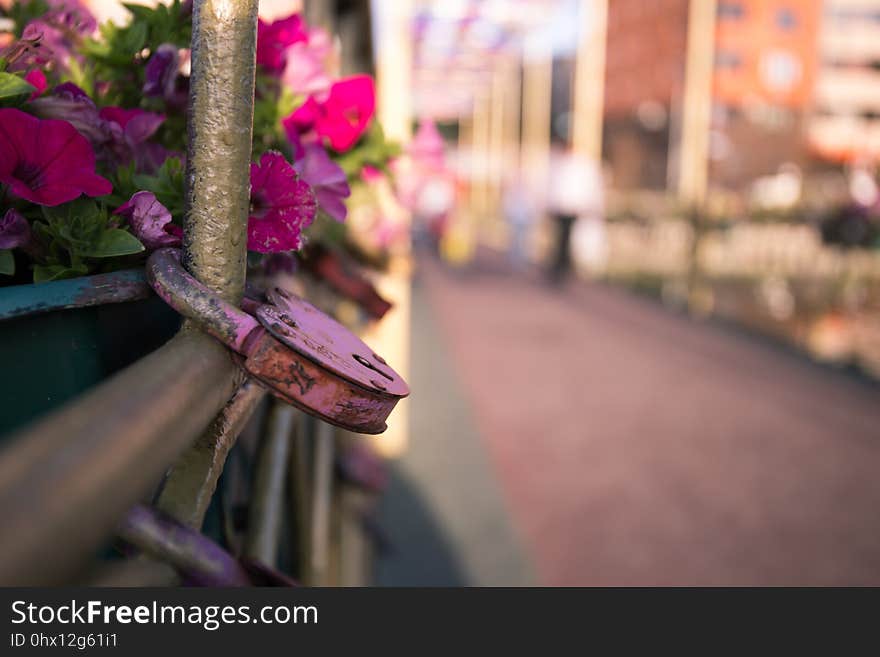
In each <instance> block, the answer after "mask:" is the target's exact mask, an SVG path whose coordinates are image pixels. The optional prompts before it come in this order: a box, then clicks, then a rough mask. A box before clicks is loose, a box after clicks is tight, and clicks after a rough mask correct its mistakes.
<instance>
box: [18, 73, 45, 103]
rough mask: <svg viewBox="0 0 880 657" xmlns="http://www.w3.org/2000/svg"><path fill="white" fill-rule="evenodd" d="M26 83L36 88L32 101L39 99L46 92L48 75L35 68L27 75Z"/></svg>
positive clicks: (25, 77)
mask: <svg viewBox="0 0 880 657" xmlns="http://www.w3.org/2000/svg"><path fill="white" fill-rule="evenodd" d="M24 81H25V82H27V83H28V84H29V85H31V86H32V87H33V88H34V93H32V94H31V97H30V100H34V99H35V98H38V97H39V96H40V95H41V94H42V93H43V92H44V91H46V86H47V83H46V74H45V73H43V71H41V70H40V69H38V68H35V69H34V70H32V71H31V72H30V73H28V74H27V75H25V76H24Z"/></svg>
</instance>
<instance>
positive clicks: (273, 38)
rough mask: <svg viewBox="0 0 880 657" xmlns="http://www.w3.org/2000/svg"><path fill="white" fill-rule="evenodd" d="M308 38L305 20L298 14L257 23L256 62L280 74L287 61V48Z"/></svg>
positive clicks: (267, 69) (269, 70) (271, 71)
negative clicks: (270, 21)
mask: <svg viewBox="0 0 880 657" xmlns="http://www.w3.org/2000/svg"><path fill="white" fill-rule="evenodd" d="M308 38H309V35H308V32H307V31H306V26H305V22H304V21H303V19H302V17H301V16H300V15H299V14H293V15H291V16H288V17H287V18H282V19H281V20H277V21H274V22H272V23H266V22H265V21H263V20H262V19H260V21H259V22H258V23H257V64H259V65H260V66H262V67H263V69H265V70H266V71H267V72H269V73H274V74H276V75H280V74H281V72H282V71H284V66H285V64H286V61H287V53H286V51H287V49H288V48H289V47H290V46H292V45H293V44H295V43H299V42H300V41H307V40H308Z"/></svg>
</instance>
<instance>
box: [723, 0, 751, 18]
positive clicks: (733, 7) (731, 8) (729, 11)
mask: <svg viewBox="0 0 880 657" xmlns="http://www.w3.org/2000/svg"><path fill="white" fill-rule="evenodd" d="M745 14H746V11H745V9H743V6H742V3H740V2H724V1H723V0H722V2H719V3H718V18H719V19H725V18H728V19H734V20H738V19H740V18H742V17H743V16H745Z"/></svg>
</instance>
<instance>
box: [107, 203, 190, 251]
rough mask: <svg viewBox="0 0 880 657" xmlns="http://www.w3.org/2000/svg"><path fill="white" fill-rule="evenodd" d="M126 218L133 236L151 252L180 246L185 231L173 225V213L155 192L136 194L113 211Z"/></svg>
mask: <svg viewBox="0 0 880 657" xmlns="http://www.w3.org/2000/svg"><path fill="white" fill-rule="evenodd" d="M113 214H118V215H121V216H123V217H125V218H126V220H127V221H128V226H129V228H131V232H132V234H133V235H134V236H135V237H137V238H138V239H139V240H140V241H141V243H142V244H143V245H144V246H145V247H146V248H147V249H150V250H155V249H161V248H162V247H165V246H180V241H181V237H183V231H182V230H181V229H180V227H179V226H176V225H174V224H173V223H171V213H170V212H169V211H168V209H167V208H166V207H165V206H164V205H162V204H161V203H159V201H158V199H157V198H156V195H155V194H153V192H136V193H135V194H133V195H132V197H131V198H130V199H129V200H128V202H127V203H125V204H124V205H121V206H119V207H118V208H116V210H114V211H113Z"/></svg>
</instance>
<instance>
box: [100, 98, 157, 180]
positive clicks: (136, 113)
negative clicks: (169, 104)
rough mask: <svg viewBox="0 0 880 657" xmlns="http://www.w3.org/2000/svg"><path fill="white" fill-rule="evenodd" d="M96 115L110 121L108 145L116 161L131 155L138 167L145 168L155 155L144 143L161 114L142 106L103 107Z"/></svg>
mask: <svg viewBox="0 0 880 657" xmlns="http://www.w3.org/2000/svg"><path fill="white" fill-rule="evenodd" d="M99 116H100V117H101V118H102V119H104V120H105V121H107V122H108V123H109V124H110V127H111V129H112V130H113V142H112V144H111V145H110V147H111V150H112V153H113V155H114V157H115V158H116V159H117V160H118V161H120V162H129V161H130V160H131V159H132V158H133V159H134V160H135V164H136V165H137V166H138V169H139V170H149V166H148V163H150V162H152V161H153V160H155V158H156V153H155V151H156V149H155V148H154V144H149V143H147V140H148V139H149V138H150V137H152V136H153V135H154V134H155V132H156V130H158V129H159V126H160V125H162V122H163V121H164V120H165V117H164V116H163V115H162V114H156V113H154V112H147V111H145V110H142V109H137V108H134V109H123V108H122V107H103V108H101V111H100V112H99Z"/></svg>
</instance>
